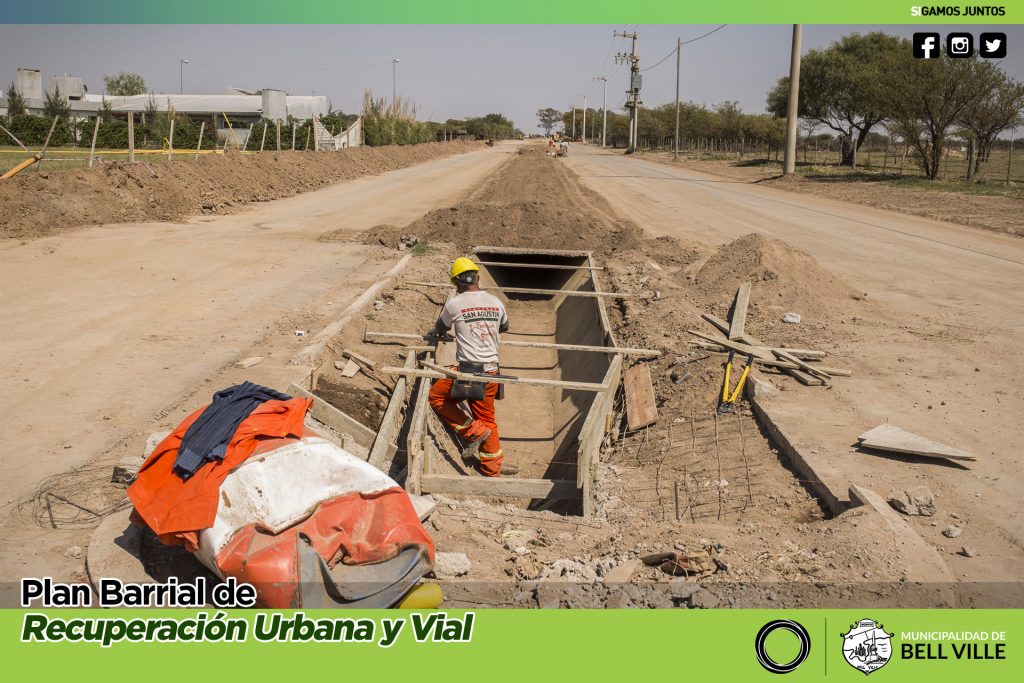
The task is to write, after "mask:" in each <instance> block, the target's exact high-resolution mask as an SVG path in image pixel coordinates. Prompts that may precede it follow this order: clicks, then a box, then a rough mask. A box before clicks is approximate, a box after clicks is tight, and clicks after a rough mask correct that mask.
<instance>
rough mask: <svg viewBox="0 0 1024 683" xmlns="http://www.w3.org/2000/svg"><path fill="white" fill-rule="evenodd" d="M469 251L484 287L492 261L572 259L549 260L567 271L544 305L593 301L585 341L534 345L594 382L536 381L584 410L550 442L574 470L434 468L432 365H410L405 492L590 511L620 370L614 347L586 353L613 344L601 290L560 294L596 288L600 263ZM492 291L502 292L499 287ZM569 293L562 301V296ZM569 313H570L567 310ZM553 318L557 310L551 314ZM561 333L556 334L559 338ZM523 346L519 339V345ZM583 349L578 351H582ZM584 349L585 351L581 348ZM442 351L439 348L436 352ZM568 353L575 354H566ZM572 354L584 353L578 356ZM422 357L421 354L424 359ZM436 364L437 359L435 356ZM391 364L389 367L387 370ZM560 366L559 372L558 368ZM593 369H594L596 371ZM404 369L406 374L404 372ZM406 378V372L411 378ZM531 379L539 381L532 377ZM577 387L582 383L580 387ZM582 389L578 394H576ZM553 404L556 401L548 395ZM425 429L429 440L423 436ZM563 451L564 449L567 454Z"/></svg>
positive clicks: (536, 253) (566, 256) (527, 252)
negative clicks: (560, 438) (573, 504)
mask: <svg viewBox="0 0 1024 683" xmlns="http://www.w3.org/2000/svg"><path fill="white" fill-rule="evenodd" d="M475 252H476V255H479V254H485V255H487V258H478V260H479V261H481V262H482V263H483V264H484V265H482V271H483V272H482V273H481V275H482V280H484V289H487V284H488V282H490V283H493V280H494V277H493V275H492V273H493V271H494V269H496V268H510V269H511V268H515V261H516V260H519V261H521V262H523V263H524V264H525V265H526V267H525V268H524V270H527V271H528V272H529V274H530V276H531V277H534V278H535V277H536V275H537V270H541V271H543V268H542V267H539V266H538V264H537V263H535V262H529V263H527V261H528V260H531V259H532V260H535V261H536V260H541V261H543V260H544V259H545V258H551V259H562V260H576V261H578V265H577V267H576V268H571V267H566V265H565V264H564V263H557V264H554V265H557V266H559V267H557V268H552V269H551V270H552V271H554V272H557V273H561V274H563V276H564V275H565V274H566V273H568V277H567V278H566V279H564V281H562V282H560V286H559V287H558V290H561V291H562V292H563V293H560V294H557V295H555V296H553V297H552V298H551V302H550V305H551V307H552V308H553V309H554V310H556V311H561V310H563V309H562V308H561V307H563V306H569V307H574V306H583V305H586V306H596V309H594V310H593V311H592V313H593V318H594V325H596V328H597V329H595V330H588V331H586V335H587V339H588V340H589V341H588V344H585V345H584V344H542V345H540V346H539V348H554V349H555V352H557V354H558V355H559V363H561V362H563V361H565V360H566V359H570V358H571V359H572V363H571V364H572V365H573V367H572V368H569V370H570V371H578V370H580V368H581V367H582V368H583V370H584V371H585V372H586V373H589V374H590V375H595V376H596V377H598V378H599V380H600V381H597V382H595V381H592V380H593V378H592V377H588V379H589V380H591V381H588V382H585V383H584V382H575V381H569V380H565V381H562V380H543V382H544V383H545V385H549V386H550V387H552V388H553V389H554V390H557V391H558V392H559V399H560V400H561V403H562V404H563V406H565V405H566V404H568V407H563V410H568V411H571V410H572V405H575V404H576V403H579V404H580V405H582V406H583V407H584V408H585V409H583V410H579V411H578V415H574V416H573V417H572V419H570V420H569V422H568V424H571V426H570V427H569V428H568V433H569V437H567V438H569V439H570V442H569V443H563V444H562V445H561V448H560V449H558V450H559V451H560V452H561V453H563V454H566V455H565V457H571V458H572V461H573V462H574V463H575V469H576V472H575V477H574V478H572V479H567V478H556V477H539V478H526V477H519V476H514V477H500V478H493V479H492V478H487V477H480V476H472V475H469V474H452V473H435V472H434V471H433V467H432V463H433V461H434V458H436V457H438V456H439V454H440V450H439V449H438V446H437V444H436V443H435V439H436V438H438V437H443V438H446V437H447V435H443V434H441V432H443V431H444V430H443V428H442V427H441V426H440V423H439V421H437V420H436V416H434V415H433V411H431V410H430V408H429V406H428V405H427V395H428V393H429V390H430V383H431V381H432V377H436V376H438V375H436V374H429V373H432V372H433V371H431V370H428V371H418V372H417V373H415V374H419V375H426V376H419V377H415V378H413V379H415V380H416V381H417V388H416V392H415V399H414V401H413V408H412V411H411V417H410V424H409V427H408V439H407V442H406V451H407V453H408V458H409V459H408V462H409V470H408V476H407V477H406V483H405V485H406V488H407V489H408V490H409V491H410V492H411V493H417V494H418V493H431V492H435V493H446V494H455V495H467V496H487V497H509V498H527V499H532V500H547V501H555V500H575V501H579V502H580V507H581V510H582V513H583V514H584V515H585V516H590V515H592V514H593V512H594V499H593V478H594V464H595V463H596V462H597V460H598V458H599V455H600V450H601V447H602V444H603V443H604V441H605V436H606V434H607V433H608V432H609V431H610V429H611V424H610V419H609V418H610V417H611V412H612V409H613V404H614V397H615V392H616V391H617V389H618V387H619V384H620V381H621V376H622V362H623V361H622V354H620V353H617V352H614V351H609V352H608V353H600V352H598V353H592V351H593V350H594V349H593V347H594V346H599V347H608V348H610V349H614V348H615V346H616V344H615V338H614V335H613V333H612V330H611V325H610V323H609V320H608V314H607V311H606V310H605V305H604V297H589V298H585V297H576V296H569V295H568V293H571V292H578V291H587V292H595V293H600V292H602V290H601V285H600V280H599V275H598V273H599V271H600V270H601V268H600V267H599V266H597V265H595V263H594V261H593V257H592V255H591V254H590V253H589V252H579V251H562V250H540V249H538V250H531V249H508V248H502V247H477V248H476V249H475ZM496 295H498V296H499V297H501V296H503V293H502V292H501V291H496ZM567 300H569V303H566V301H567ZM569 317H575V316H569ZM556 318H557V316H556ZM565 340H566V338H564V337H562V338H560V341H565ZM524 346H526V345H525V344H524ZM584 349H586V350H584ZM587 350H589V351H591V352H587ZM439 353H441V354H443V351H439ZM573 354H575V355H573ZM579 354H583V355H584V356H586V360H585V361H584V360H582V357H581V356H580V355H579ZM428 362H429V361H428ZM438 362H439V363H440V362H441V361H438ZM391 370H394V371H397V369H391ZM560 372H561V371H559V374H560ZM598 373H599V374H598ZM407 374H409V375H412V374H413V373H407ZM411 378H412V377H411ZM537 383H539V382H537ZM584 387H585V388H584ZM581 395H585V396H586V397H585V398H581ZM556 403H557V401H556ZM431 436H433V437H434V439H432V438H430V437H431ZM569 454H571V456H570V455H569Z"/></svg>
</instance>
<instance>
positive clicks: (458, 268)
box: [451, 256, 480, 282]
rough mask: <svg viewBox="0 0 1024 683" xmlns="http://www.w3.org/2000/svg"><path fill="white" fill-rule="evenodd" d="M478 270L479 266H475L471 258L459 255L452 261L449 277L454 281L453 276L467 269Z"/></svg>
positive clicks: (455, 276)
mask: <svg viewBox="0 0 1024 683" xmlns="http://www.w3.org/2000/svg"><path fill="white" fill-rule="evenodd" d="M479 270H480V268H479V267H477V265H476V264H475V263H473V262H472V261H471V260H469V259H468V258H466V257H465V256H460V257H459V258H457V259H455V260H454V261H452V269H451V279H452V281H453V282H454V281H455V278H457V277H458V276H460V275H462V274H463V273H465V272H467V271H479Z"/></svg>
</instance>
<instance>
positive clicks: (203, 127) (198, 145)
mask: <svg viewBox="0 0 1024 683" xmlns="http://www.w3.org/2000/svg"><path fill="white" fill-rule="evenodd" d="M205 130H206V121H200V122H199V142H197V143H196V159H197V160H198V159H199V151H200V150H201V149H202V148H203V132H204V131H205Z"/></svg>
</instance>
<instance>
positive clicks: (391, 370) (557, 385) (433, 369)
mask: <svg viewBox="0 0 1024 683" xmlns="http://www.w3.org/2000/svg"><path fill="white" fill-rule="evenodd" d="M423 365H424V367H426V368H428V369H427V370H420V369H412V370H410V369H408V368H396V367H393V366H387V367H383V368H381V369H380V371H381V372H383V373H384V374H387V375H405V376H406V377H431V378H434V379H440V378H441V377H450V378H452V379H461V380H465V381H468V382H482V381H486V382H487V383H488V384H523V385H527V386H534V387H551V388H553V389H567V390H572V391H606V390H607V389H608V387H606V386H605V385H603V384H592V383H590V382H564V381H562V380H557V379H534V378H527V377H517V378H516V379H512V378H509V377H487V378H483V377H479V376H477V375H464V374H463V373H461V372H456V371H454V370H449V369H448V368H444V367H441V366H439V365H434V364H433V363H429V364H428V363H424V364H423Z"/></svg>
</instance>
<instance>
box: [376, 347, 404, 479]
mask: <svg viewBox="0 0 1024 683" xmlns="http://www.w3.org/2000/svg"><path fill="white" fill-rule="evenodd" d="M405 367H406V368H415V367H416V352H415V351H410V352H409V353H408V355H406V357H405ZM408 383H409V380H408V378H406V377H399V378H398V381H397V382H395V388H394V389H393V390H392V391H391V400H390V401H388V407H387V409H386V410H385V411H384V417H382V418H381V421H380V427H378V429H377V437H376V438H375V439H374V440H373V448H371V449H370V457H369V458H367V462H369V463H370V464H371V465H373V466H374V467H376V468H377V469H379V470H380V471H382V472H384V473H385V474H387V473H388V472H389V471H390V470H391V457H393V454H392V456H391V457H388V451H389V449H388V446H389V445H390V444H391V441H392V439H393V438H394V437H395V434H396V432H397V431H398V429H399V427H400V426H401V417H402V407H403V406H405V388H406V385H407V384H408Z"/></svg>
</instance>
